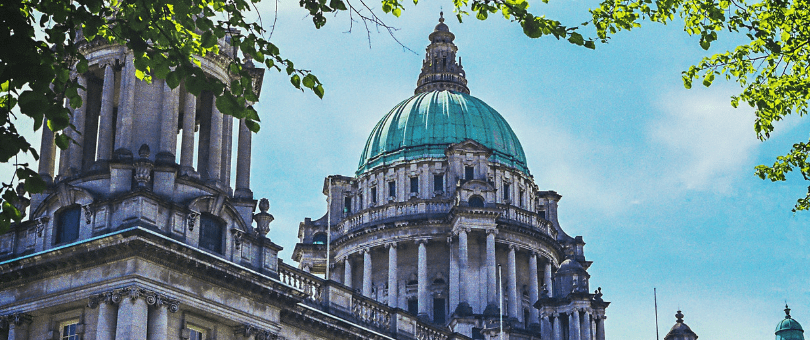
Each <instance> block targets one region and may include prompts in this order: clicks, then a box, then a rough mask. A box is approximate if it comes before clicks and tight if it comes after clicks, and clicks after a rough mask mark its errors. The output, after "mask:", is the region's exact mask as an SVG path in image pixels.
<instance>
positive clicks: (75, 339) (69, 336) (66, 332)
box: [59, 322, 79, 340]
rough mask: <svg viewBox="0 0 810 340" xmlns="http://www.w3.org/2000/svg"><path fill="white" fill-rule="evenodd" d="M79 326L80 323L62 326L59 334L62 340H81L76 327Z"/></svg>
mask: <svg viewBox="0 0 810 340" xmlns="http://www.w3.org/2000/svg"><path fill="white" fill-rule="evenodd" d="M78 325H79V323H78V322H73V323H67V324H62V327H61V329H60V330H59V331H60V334H59V339H60V340H79V336H78V335H76V327H77V326H78Z"/></svg>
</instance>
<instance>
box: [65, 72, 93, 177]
mask: <svg viewBox="0 0 810 340" xmlns="http://www.w3.org/2000/svg"><path fill="white" fill-rule="evenodd" d="M76 80H77V81H78V82H79V86H82V87H84V88H85V89H79V96H81V97H82V105H81V106H79V107H77V108H76V109H74V110H73V117H72V119H71V122H72V123H73V126H75V127H76V131H72V130H70V128H68V130H66V131H68V132H69V136H70V138H72V139H73V141H74V142H72V143H70V144H69V145H68V158H67V159H60V160H59V161H60V162H67V163H68V169H69V170H70V171H71V174H76V173H77V172H81V171H82V170H84V169H82V161H83V158H84V157H83V156H84V132H85V131H84V121H85V116H86V114H85V113H86V111H87V90H86V88H87V78H85V76H84V75H83V74H80V75H78V76H77V77H76Z"/></svg>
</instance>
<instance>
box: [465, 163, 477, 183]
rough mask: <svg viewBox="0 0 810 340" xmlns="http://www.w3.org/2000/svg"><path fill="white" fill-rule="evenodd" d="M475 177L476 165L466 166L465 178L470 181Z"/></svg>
mask: <svg viewBox="0 0 810 340" xmlns="http://www.w3.org/2000/svg"><path fill="white" fill-rule="evenodd" d="M474 178H475V167H472V166H465V167H464V180H465V181H469V180H472V179H474Z"/></svg>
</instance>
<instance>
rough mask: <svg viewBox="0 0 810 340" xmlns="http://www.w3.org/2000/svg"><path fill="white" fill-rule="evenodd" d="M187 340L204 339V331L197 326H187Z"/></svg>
mask: <svg viewBox="0 0 810 340" xmlns="http://www.w3.org/2000/svg"><path fill="white" fill-rule="evenodd" d="M188 340H205V331H204V330H202V329H199V328H197V327H189V328H188Z"/></svg>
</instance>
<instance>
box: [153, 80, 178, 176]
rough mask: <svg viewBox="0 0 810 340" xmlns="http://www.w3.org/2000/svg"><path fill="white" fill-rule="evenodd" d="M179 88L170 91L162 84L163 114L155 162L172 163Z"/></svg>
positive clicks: (175, 144)
mask: <svg viewBox="0 0 810 340" xmlns="http://www.w3.org/2000/svg"><path fill="white" fill-rule="evenodd" d="M179 96H180V87H175V88H174V89H172V88H171V87H169V85H167V84H166V82H164V83H163V114H162V115H161V116H160V117H161V124H160V149H159V150H158V153H157V155H155V160H156V161H159V162H163V163H174V162H175V153H176V152H177V151H176V150H177V119H178V117H177V116H178V113H179V112H178V111H179V110H180V98H179Z"/></svg>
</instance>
